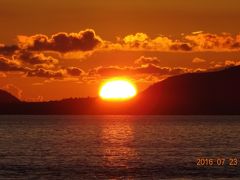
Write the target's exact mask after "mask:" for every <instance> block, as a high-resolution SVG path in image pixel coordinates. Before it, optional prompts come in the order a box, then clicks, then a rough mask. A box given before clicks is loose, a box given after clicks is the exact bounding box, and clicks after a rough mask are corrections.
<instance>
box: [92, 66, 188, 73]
mask: <svg viewBox="0 0 240 180" xmlns="http://www.w3.org/2000/svg"><path fill="white" fill-rule="evenodd" d="M189 71H190V70H188V69H187V68H182V67H175V68H170V67H160V66H156V65H153V64H146V65H143V66H141V67H133V66H127V67H118V66H107V67H102V66H100V67H97V68H94V69H91V70H90V71H89V75H90V76H91V75H100V76H135V75H143V74H145V75H149V74H151V75H157V76H165V75H177V74H182V73H186V72H189Z"/></svg>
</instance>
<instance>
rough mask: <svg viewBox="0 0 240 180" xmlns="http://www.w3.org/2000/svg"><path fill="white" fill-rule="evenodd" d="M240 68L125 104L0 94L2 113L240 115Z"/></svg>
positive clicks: (190, 78)
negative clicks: (25, 99)
mask: <svg viewBox="0 0 240 180" xmlns="http://www.w3.org/2000/svg"><path fill="white" fill-rule="evenodd" d="M239 82H240V66H235V67H231V68H227V69H224V70H219V71H214V72H204V73H189V74H183V75H178V76H173V77H170V78H167V79H165V80H163V81H161V82H158V83H156V84H153V85H152V86H150V87H149V88H147V89H146V90H145V91H143V92H141V93H140V94H139V95H138V96H136V97H135V98H133V99H131V100H128V101H123V102H108V101H102V100H101V99H99V98H75V99H65V100H61V101H49V102H19V100H17V98H15V97H13V96H11V95H10V94H8V93H6V92H4V91H0V114H169V115H185V114H192V115H218V114H226V115H227V114H231V115H237V114H240V84H239Z"/></svg>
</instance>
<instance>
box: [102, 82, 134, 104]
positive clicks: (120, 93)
mask: <svg viewBox="0 0 240 180" xmlns="http://www.w3.org/2000/svg"><path fill="white" fill-rule="evenodd" d="M136 94H137V90H136V87H135V86H134V85H133V84H132V83H131V82H130V81H128V80H125V79H124V80H110V81H108V82H106V83H105V84H104V85H103V86H102V87H101V89H100V92H99V96H100V97H101V98H102V99H106V100H125V99H130V98H132V97H134V96H135V95H136Z"/></svg>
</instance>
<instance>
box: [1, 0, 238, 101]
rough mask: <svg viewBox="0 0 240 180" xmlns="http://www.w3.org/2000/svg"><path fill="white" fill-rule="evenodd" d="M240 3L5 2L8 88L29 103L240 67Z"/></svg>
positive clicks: (5, 86)
mask: <svg viewBox="0 0 240 180" xmlns="http://www.w3.org/2000/svg"><path fill="white" fill-rule="evenodd" d="M239 10H240V1H239V0H211V1H209V0H168V1H163V0H148V1H146V0H112V1H103V0H88V1H80V0H78V1H77V0H58V1H57V0H41V1H40V0H35V1H32V0H21V1H19V0H0V22H1V28H0V88H1V89H5V90H8V91H10V92H12V93H13V94H14V95H16V96H18V97H19V98H21V99H23V100H27V101H41V100H54V99H62V98H68V97H86V96H97V93H98V88H99V85H100V84H101V82H102V81H104V80H106V79H109V78H112V77H115V76H124V77H128V78H129V79H131V80H132V81H134V82H135V83H136V85H137V86H138V87H139V91H141V90H143V89H145V88H147V87H148V86H149V85H151V84H153V83H155V82H157V81H160V80H162V79H164V78H167V77H169V76H172V75H178V74H182V73H188V72H199V71H209V70H213V69H217V68H223V67H226V66H232V65H240V58H239V55H240V53H239V50H240V34H239V29H240V23H239V19H240V11H239Z"/></svg>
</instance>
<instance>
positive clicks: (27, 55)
mask: <svg viewBox="0 0 240 180" xmlns="http://www.w3.org/2000/svg"><path fill="white" fill-rule="evenodd" d="M14 59H18V60H21V61H23V62H25V63H28V64H32V65H35V64H48V65H49V64H51V65H55V64H58V60H57V59H55V58H53V57H51V56H45V55H44V54H43V53H32V52H30V51H21V52H19V53H17V54H16V55H14Z"/></svg>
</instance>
